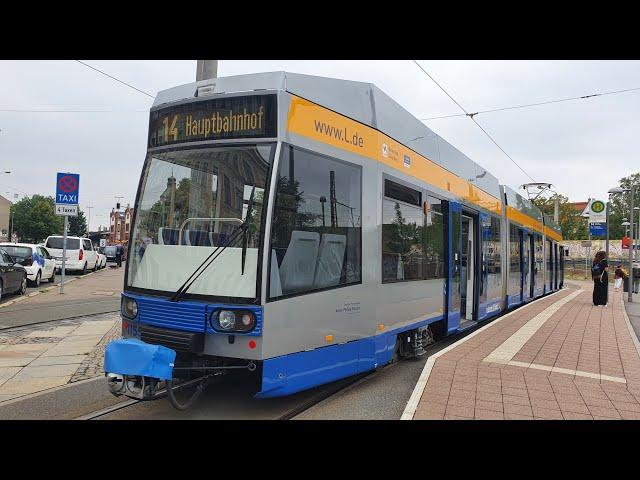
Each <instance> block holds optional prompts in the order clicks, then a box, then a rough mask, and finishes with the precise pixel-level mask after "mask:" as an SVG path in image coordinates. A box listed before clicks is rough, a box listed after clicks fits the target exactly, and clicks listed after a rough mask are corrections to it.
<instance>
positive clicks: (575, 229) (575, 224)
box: [533, 194, 614, 240]
mask: <svg viewBox="0 0 640 480" xmlns="http://www.w3.org/2000/svg"><path fill="white" fill-rule="evenodd" d="M556 198H557V199H559V200H560V212H559V218H558V220H559V221H558V223H559V224H560V228H561V229H562V238H564V239H565V240H584V239H586V238H589V226H588V224H587V219H586V218H583V217H582V216H581V214H582V212H581V211H578V210H576V209H575V208H574V206H573V205H571V204H570V203H569V199H568V198H567V197H565V196H564V195H560V194H554V195H552V196H551V197H549V198H541V197H539V198H537V199H536V200H534V201H533V203H534V204H535V205H536V206H537V207H538V208H539V209H540V210H542V213H543V214H544V215H551V216H553V207H554V203H555V200H556ZM612 238H614V237H612Z"/></svg>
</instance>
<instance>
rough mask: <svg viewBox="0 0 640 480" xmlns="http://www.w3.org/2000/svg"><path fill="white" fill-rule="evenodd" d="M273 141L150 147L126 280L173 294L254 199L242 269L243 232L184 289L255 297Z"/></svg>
mask: <svg viewBox="0 0 640 480" xmlns="http://www.w3.org/2000/svg"><path fill="white" fill-rule="evenodd" d="M274 148H275V146H274V145H272V144H268V145H251V146H246V145H243V146H216V147H211V148H198V149H189V150H173V151H169V152H162V153H155V154H149V156H148V158H147V160H146V162H145V168H144V173H143V179H142V184H141V190H140V195H139V200H138V204H137V205H136V219H135V225H134V227H133V234H132V236H131V240H130V242H132V249H131V256H130V258H129V262H128V263H129V266H128V268H129V272H128V286H130V287H134V288H140V289H145V290H154V291H159V292H165V293H174V292H175V291H176V290H177V289H178V288H179V287H180V286H181V285H182V284H183V283H184V281H185V280H186V279H187V278H188V277H189V276H190V275H191V273H192V272H193V271H194V270H196V269H197V267H198V266H199V265H200V264H201V263H202V262H203V260H205V259H206V258H207V257H208V256H209V255H210V254H211V253H212V252H213V251H214V250H215V248H216V247H218V246H223V245H225V244H226V243H227V241H228V240H229V239H230V238H231V235H233V234H234V233H235V232H236V231H237V230H238V226H239V225H240V224H241V223H242V221H244V220H245V218H246V215H247V209H248V206H249V199H250V197H251V193H252V191H254V187H255V191H254V194H253V206H252V211H251V214H250V219H251V221H250V225H249V229H248V244H247V250H246V260H245V270H244V274H242V271H241V265H242V242H241V238H238V239H237V241H235V242H233V243H231V244H230V245H229V246H228V247H227V248H226V249H225V250H224V252H222V254H221V255H220V256H219V257H218V258H217V260H216V261H215V262H214V263H213V264H212V265H211V266H210V267H208V268H207V269H206V270H205V271H204V273H203V274H202V275H201V276H200V277H199V278H198V279H197V280H196V281H195V282H194V283H193V285H192V286H191V287H190V288H189V294H196V295H206V296H211V297H227V298H255V297H256V296H257V293H256V288H257V283H256V279H257V269H258V256H259V255H258V252H259V246H260V242H261V240H262V239H261V233H260V232H261V225H262V217H263V206H264V205H263V199H264V195H265V188H266V182H267V177H268V172H269V165H270V163H271V161H272V157H273V152H274Z"/></svg>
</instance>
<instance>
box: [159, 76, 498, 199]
mask: <svg viewBox="0 0 640 480" xmlns="http://www.w3.org/2000/svg"><path fill="white" fill-rule="evenodd" d="M210 84H211V81H210V80H204V81H200V82H193V83H188V84H185V85H180V86H177V87H173V88H170V89H168V90H163V91H161V92H159V93H158V95H157V96H156V98H155V101H154V103H153V107H152V108H157V107H161V106H162V105H164V104H169V103H173V102H178V101H184V100H188V99H191V98H196V92H197V89H198V87H200V86H204V85H210ZM255 90H282V91H285V92H288V93H291V94H293V95H296V96H299V97H302V98H304V99H306V100H309V101H311V102H314V103H317V104H318V105H321V106H323V107H325V108H328V109H330V110H333V111H335V112H337V113H339V114H341V115H344V116H346V117H349V118H351V119H353V120H356V121H358V122H360V123H363V124H365V125H368V126H370V127H372V128H375V129H377V130H379V131H381V132H383V133H384V134H386V135H388V136H389V137H392V138H393V139H395V140H396V141H398V142H400V143H402V144H403V145H405V146H406V147H408V148H410V149H412V150H414V151H415V152H417V153H418V154H420V155H422V156H424V157H426V158H429V159H430V160H432V161H433V162H435V163H436V164H438V165H440V166H441V167H443V168H445V169H447V170H449V171H450V172H452V173H454V174H456V175H458V176H459V177H460V178H463V179H465V180H467V181H470V182H473V183H474V184H475V185H476V186H477V187H478V188H480V189H481V190H483V191H485V192H486V193H488V194H490V195H493V196H495V197H496V198H499V197H500V186H499V182H498V179H497V178H496V177H495V176H493V175H492V174H491V173H489V172H488V171H487V170H486V169H484V168H483V167H482V166H480V165H478V164H477V163H475V162H474V161H473V160H471V159H470V158H469V157H467V156H466V155H465V154H464V153H462V152H460V151H459V150H458V149H457V148H455V147H454V146H453V145H451V144H450V143H448V142H447V141H446V140H444V139H443V138H442V137H440V136H439V135H437V134H436V133H434V132H433V131H432V130H431V129H429V128H428V127H427V126H426V125H424V123H422V122H421V121H420V120H418V119H417V118H415V117H414V116H413V115H411V113H409V112H408V111H407V110H406V109H405V108H404V107H402V106H401V105H400V104H398V103H397V102H396V101H395V100H393V99H392V98H391V97H389V96H388V95H387V94H386V93H384V92H383V91H382V90H380V89H379V88H378V87H376V86H375V85H374V84H372V83H363V82H354V81H351V80H340V79H335V78H327V77H318V76H312V75H302V74H298V73H289V72H268V73H255V74H248V75H237V76H230V77H219V78H217V79H216V80H215V88H214V89H213V92H212V93H218V94H221V93H232V92H233V93H237V92H253V91H255Z"/></svg>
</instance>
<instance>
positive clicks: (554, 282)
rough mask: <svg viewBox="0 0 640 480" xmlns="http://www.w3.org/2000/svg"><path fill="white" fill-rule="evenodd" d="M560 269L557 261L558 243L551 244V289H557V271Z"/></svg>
mask: <svg viewBox="0 0 640 480" xmlns="http://www.w3.org/2000/svg"><path fill="white" fill-rule="evenodd" d="M559 271H560V267H559V262H558V244H557V243H554V244H553V290H557V289H558V273H559Z"/></svg>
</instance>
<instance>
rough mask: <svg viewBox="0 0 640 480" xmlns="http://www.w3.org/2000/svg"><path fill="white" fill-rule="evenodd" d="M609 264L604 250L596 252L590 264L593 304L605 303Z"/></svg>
mask: <svg viewBox="0 0 640 480" xmlns="http://www.w3.org/2000/svg"><path fill="white" fill-rule="evenodd" d="M608 270H609V264H608V263H607V254H606V252H605V251H604V250H600V251H599V252H598V253H596V256H595V258H594V259H593V265H592V266H591V277H592V278H593V304H594V305H606V304H607V294H608V290H609V275H608V273H607V271H608Z"/></svg>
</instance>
